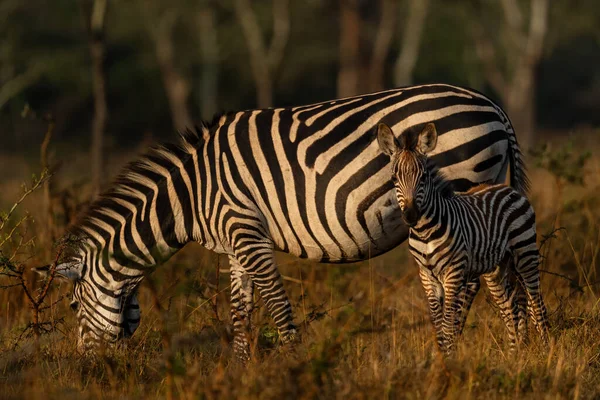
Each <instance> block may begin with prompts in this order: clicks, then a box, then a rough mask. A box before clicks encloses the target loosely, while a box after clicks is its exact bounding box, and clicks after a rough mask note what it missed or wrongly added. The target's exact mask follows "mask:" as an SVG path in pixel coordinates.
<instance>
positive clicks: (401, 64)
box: [338, 0, 429, 97]
mask: <svg viewBox="0 0 600 400" xmlns="http://www.w3.org/2000/svg"><path fill="white" fill-rule="evenodd" d="M402 4H405V5H406V7H407V10H406V13H405V14H406V16H405V18H404V19H403V22H404V23H403V24H398V21H399V20H400V18H398V16H399V14H400V13H403V12H404V8H403V7H401V5H402ZM373 5H374V3H373V2H367V1H364V0H339V7H340V11H339V13H340V17H339V18H340V39H339V72H338V97H348V96H353V95H356V94H358V93H361V92H374V91H378V90H383V89H384V88H385V87H386V84H385V70H386V67H387V66H388V63H387V60H388V57H389V54H390V48H391V45H392V43H393V41H394V39H395V38H397V39H399V41H400V43H401V46H400V51H399V53H398V56H397V59H396V61H395V63H394V66H393V84H394V86H396V87H398V86H406V85H410V84H411V83H412V80H413V71H414V69H415V65H416V63H417V60H418V55H419V48H420V46H421V38H422V36H423V27H424V25H425V19H426V17H427V10H428V9H429V0H408V1H406V2H399V1H398V0H379V1H378V3H377V7H373ZM367 8H368V9H370V8H373V9H376V10H378V16H377V18H372V19H370V18H368V16H369V13H370V10H367V11H365V10H364V9H367ZM365 15H366V16H367V17H365ZM397 25H401V26H402V27H403V29H402V34H399V33H398V34H397V32H396V29H397V28H396V26H397ZM372 26H374V27H376V29H375V30H374V34H371V31H372V30H371V29H369V28H371V27H372ZM364 75H366V76H367V77H368V79H364Z"/></svg>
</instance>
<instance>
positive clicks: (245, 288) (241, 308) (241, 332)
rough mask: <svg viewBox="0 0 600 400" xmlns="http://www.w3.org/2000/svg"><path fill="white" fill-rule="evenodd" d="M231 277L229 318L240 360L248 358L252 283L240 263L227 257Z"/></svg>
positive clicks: (235, 350) (252, 300)
mask: <svg viewBox="0 0 600 400" xmlns="http://www.w3.org/2000/svg"><path fill="white" fill-rule="evenodd" d="M229 268H230V277H231V320H232V323H233V350H234V352H235V354H236V356H237V357H238V358H239V359H240V360H242V361H248V360H249V359H250V333H251V324H250V323H251V316H252V310H253V309H254V284H253V283H252V280H251V279H250V276H249V275H248V274H247V273H246V272H245V271H244V269H243V268H242V266H241V265H240V263H239V262H238V261H237V259H236V258H235V257H233V256H230V257H229Z"/></svg>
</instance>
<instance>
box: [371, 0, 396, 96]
mask: <svg viewBox="0 0 600 400" xmlns="http://www.w3.org/2000/svg"><path fill="white" fill-rule="evenodd" d="M380 7H381V12H380V14H381V18H380V22H379V28H378V29H377V36H376V37H375V43H374V45H373V55H372V56H371V66H370V68H369V86H368V88H367V90H368V91H370V92H376V91H378V90H382V89H383V88H384V86H385V84H384V79H385V61H386V58H387V55H388V53H389V50H390V45H391V43H392V39H393V37H394V27H395V25H396V21H397V18H396V16H397V11H396V2H395V0H381V1H380Z"/></svg>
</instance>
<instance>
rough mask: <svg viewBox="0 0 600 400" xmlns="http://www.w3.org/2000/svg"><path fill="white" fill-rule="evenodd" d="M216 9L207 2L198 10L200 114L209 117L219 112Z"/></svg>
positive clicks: (205, 117)
mask: <svg viewBox="0 0 600 400" xmlns="http://www.w3.org/2000/svg"><path fill="white" fill-rule="evenodd" d="M215 19H216V16H215V10H214V8H213V6H212V5H210V4H207V5H205V6H204V7H202V8H201V9H200V11H199V12H198V25H199V31H200V53H201V56H202V72H201V75H202V76H201V78H200V89H199V92H200V115H201V116H202V118H204V119H208V118H210V117H211V116H213V115H214V114H215V113H216V112H217V90H218V87H219V86H218V82H219V43H218V32H217V27H216V22H215Z"/></svg>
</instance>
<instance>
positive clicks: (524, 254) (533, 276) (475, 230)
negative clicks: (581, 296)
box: [377, 123, 548, 353]
mask: <svg viewBox="0 0 600 400" xmlns="http://www.w3.org/2000/svg"><path fill="white" fill-rule="evenodd" d="M377 139H378V142H379V147H380V150H381V151H382V152H383V153H385V154H387V155H388V156H390V158H391V167H392V180H393V182H394V186H395V191H396V199H397V201H398V204H399V206H400V209H401V210H402V213H403V214H402V216H403V219H404V222H405V223H406V225H407V226H408V227H409V228H410V232H409V239H408V245H409V249H410V252H411V254H412V255H413V256H414V258H415V259H416V261H417V263H418V264H419V269H420V278H421V282H422V284H423V288H424V289H425V292H426V295H427V299H428V301H429V310H430V314H431V320H432V323H433V325H434V327H435V331H436V338H437V343H438V346H439V348H440V350H442V351H443V352H447V353H448V352H451V351H452V349H453V347H454V344H455V341H456V338H457V337H458V336H459V335H460V334H461V332H462V329H463V326H464V323H465V320H466V317H467V314H468V312H469V309H470V307H471V303H472V301H473V299H474V297H475V295H476V294H477V292H478V290H479V286H480V283H479V278H480V277H481V276H483V278H484V280H485V281H486V283H487V286H488V288H489V290H490V293H491V295H492V298H493V300H494V302H495V303H496V304H497V305H498V307H499V308H500V312H501V315H502V317H503V319H504V322H505V324H506V327H507V329H508V335H509V340H510V347H511V350H514V348H515V347H516V345H517V336H520V333H521V330H522V327H520V326H519V322H520V321H519V319H520V318H519V304H518V299H517V297H518V296H517V295H516V293H515V288H513V285H512V283H511V279H510V276H511V274H515V275H516V277H517V279H518V280H519V282H520V283H521V285H522V286H523V287H524V289H525V292H526V296H527V303H528V308H529V314H530V316H531V318H532V320H533V322H534V324H535V325H536V328H537V330H538V332H539V334H540V336H541V338H542V340H543V341H544V342H547V340H548V320H547V316H546V306H545V305H544V301H543V299H542V295H541V292H540V274H539V270H538V265H539V252H538V247H537V244H536V231H535V213H534V211H533V208H532V206H531V204H530V203H529V201H528V200H527V197H526V196H524V195H523V194H521V193H519V192H517V191H516V190H514V189H512V188H510V187H508V186H506V185H480V186H477V187H475V188H472V189H470V190H469V191H468V192H463V193H458V192H455V191H454V189H453V186H452V183H451V182H450V181H448V180H446V178H445V177H444V176H443V175H442V173H440V172H439V170H438V169H437V167H436V166H435V164H434V163H432V162H431V161H430V160H428V157H427V154H428V153H429V152H431V151H432V150H433V149H434V148H435V146H436V144H437V131H436V128H435V124H433V123H428V124H426V125H425V127H424V129H423V130H422V132H421V133H420V134H418V135H414V134H411V132H409V131H405V132H403V133H402V134H401V135H400V136H399V137H398V139H396V138H395V137H394V134H393V133H392V130H391V129H390V128H389V127H388V126H387V125H385V124H384V123H380V124H379V125H378V127H377ZM517 333H519V335H517ZM519 339H521V338H520V337H519Z"/></svg>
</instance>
